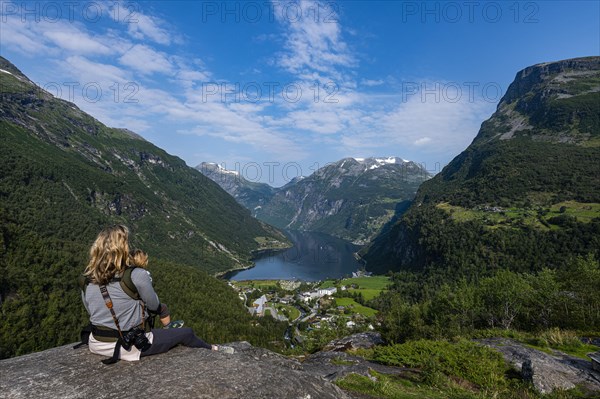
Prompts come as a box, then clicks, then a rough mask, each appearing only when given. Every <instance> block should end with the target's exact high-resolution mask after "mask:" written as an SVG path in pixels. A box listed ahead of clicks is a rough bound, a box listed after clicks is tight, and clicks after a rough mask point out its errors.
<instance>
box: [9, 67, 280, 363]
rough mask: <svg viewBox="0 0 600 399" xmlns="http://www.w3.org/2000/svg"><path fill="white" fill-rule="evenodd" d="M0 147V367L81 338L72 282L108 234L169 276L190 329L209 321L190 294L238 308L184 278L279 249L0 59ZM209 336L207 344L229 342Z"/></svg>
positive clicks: (177, 168) (246, 218)
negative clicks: (116, 229)
mask: <svg viewBox="0 0 600 399" xmlns="http://www.w3.org/2000/svg"><path fill="white" fill-rule="evenodd" d="M0 135H1V138H2V140H1V141H0V159H1V162H0V314H2V319H1V320H0V357H6V356H13V355H14V354H23V353H27V352H29V351H32V350H39V349H43V348H47V347H49V346H54V345H57V344H60V343H66V342H70V341H72V340H73V339H74V338H75V337H76V336H77V335H78V330H79V328H80V327H81V325H82V324H83V321H84V320H85V311H84V309H83V307H82V306H79V304H80V299H79V298H78V292H77V286H76V283H75V281H76V278H77V276H78V274H80V273H81V272H82V271H83V269H84V267H85V264H86V260H87V254H88V251H89V247H90V245H91V243H92V242H93V240H94V238H95V236H96V235H97V234H98V232H99V231H100V230H101V229H102V228H103V227H105V226H107V225H110V224H114V223H124V224H126V225H127V226H129V228H130V229H131V231H132V233H133V241H132V245H133V246H134V247H137V248H142V249H144V250H145V251H147V252H148V253H149V255H150V259H151V261H150V264H151V267H155V266H154V265H157V264H159V265H165V263H168V265H170V266H164V267H165V268H168V270H172V273H165V274H164V276H165V278H163V279H160V280H161V282H160V284H165V285H164V286H163V287H170V288H171V289H173V292H176V293H177V294H178V295H181V296H183V297H185V298H186V302H185V303H186V305H185V306H190V309H191V314H192V315H193V316H192V319H191V320H189V322H190V323H192V324H193V323H195V322H196V321H197V320H195V318H197V317H201V316H202V312H206V311H208V312H213V310H212V308H210V309H208V310H207V309H204V310H202V309H199V308H198V307H199V306H206V303H202V304H200V303H196V304H195V305H191V304H192V303H194V301H193V300H192V299H191V298H193V297H197V296H198V295H199V294H198V293H194V292H191V291H192V290H195V289H202V290H209V291H214V292H215V293H217V292H219V293H220V294H219V300H220V302H221V303H229V301H230V300H231V299H233V301H234V303H237V302H239V300H238V299H237V296H236V295H235V293H233V292H231V294H228V293H224V294H223V289H222V288H220V285H222V284H223V283H220V282H218V281H217V280H215V279H212V278H208V277H207V276H204V275H202V274H201V273H200V274H198V273H195V274H194V273H193V274H191V276H195V277H194V279H196V280H198V279H200V278H201V279H203V280H206V282H205V284H202V285H200V286H198V285H196V284H195V283H194V282H190V281H188V282H185V284H184V283H183V282H182V281H181V280H180V277H179V276H180V274H181V270H182V269H181V267H184V266H186V265H187V266H189V267H193V268H195V269H196V270H197V271H200V270H202V271H205V272H209V273H217V272H222V271H225V270H228V269H231V268H236V267H240V266H245V265H249V264H250V263H251V261H250V260H251V257H252V252H253V251H255V250H258V249H261V246H264V245H265V243H267V244H268V245H272V244H273V243H281V242H284V241H286V238H285V237H284V236H283V235H282V234H281V233H279V232H278V231H277V230H275V229H274V228H272V227H270V226H268V225H266V224H265V223H263V222H260V221H258V220H256V219H254V218H253V217H252V216H251V215H250V212H249V211H248V210H246V209H244V208H243V207H242V206H240V205H239V204H237V203H236V202H235V200H234V199H233V198H231V196H229V195H228V194H227V193H226V192H225V191H223V190H222V189H221V188H220V187H219V186H218V185H217V184H215V183H214V182H213V181H211V180H210V179H208V178H206V177H205V176H203V175H202V174H201V173H200V172H198V171H197V170H195V169H193V168H190V167H188V166H187V165H186V164H185V162H184V161H182V160H181V159H179V158H177V157H174V156H172V155H169V154H167V153H166V152H165V151H164V150H162V149H160V148H158V147H156V146H154V145H153V144H152V143H150V142H148V141H145V140H143V139H141V138H140V137H139V136H138V135H136V134H134V133H132V132H130V131H128V130H125V129H112V128H108V127H106V126H105V125H103V124H101V123H100V122H98V121H97V120H95V119H94V118H93V117H91V116H90V115H87V114H86V113H84V112H82V111H81V110H80V109H78V108H77V107H76V106H75V105H74V104H72V103H69V102H66V101H63V100H60V99H57V98H54V97H53V96H52V95H50V94H49V93H47V92H45V91H44V90H42V89H41V88H39V87H38V86H36V85H35V84H33V83H32V82H31V81H30V80H29V79H28V78H27V77H26V76H25V75H23V74H22V73H21V72H20V71H19V70H18V69H17V68H16V67H15V66H14V65H12V64H11V63H10V62H8V61H7V60H6V59H4V58H0ZM162 267H163V266H158V269H159V271H157V273H158V274H159V275H160V274H161V272H160V269H162ZM188 274H189V273H188ZM225 288H227V287H225ZM167 291H168V290H167ZM226 291H231V290H226ZM162 293H164V291H163V292H162ZM159 294H161V292H159ZM165 295H167V296H168V294H165ZM228 295H229V297H228ZM226 298H228V299H226ZM73 304H76V305H73ZM232 306H233V307H230V308H227V309H225V308H223V307H220V308H218V309H219V310H218V311H217V310H214V313H219V314H220V316H219V320H220V321H222V320H223V318H224V317H229V316H226V315H227V314H229V315H232V314H233V315H235V317H232V319H234V320H240V323H241V322H242V321H243V320H244V317H245V316H244V314H245V313H244V312H245V310H244V309H243V306H240V307H235V306H237V305H232ZM180 312H183V309H181V308H180ZM246 313H247V312H246ZM205 320H207V319H205ZM186 322H187V320H186ZM246 322H248V320H246ZM209 324H210V327H208V330H209V331H212V332H211V333H212V334H216V333H217V332H218V331H220V332H221V333H222V332H223V331H224V330H223V327H222V326H218V325H217V326H215V325H214V324H213V323H212V322H210V323H209ZM207 326H208V324H207ZM235 328H237V327H235ZM235 328H234V329H235ZM251 335H252V334H250V336H251ZM263 335H265V334H263ZM266 335H268V334H266ZM266 335H265V336H266Z"/></svg>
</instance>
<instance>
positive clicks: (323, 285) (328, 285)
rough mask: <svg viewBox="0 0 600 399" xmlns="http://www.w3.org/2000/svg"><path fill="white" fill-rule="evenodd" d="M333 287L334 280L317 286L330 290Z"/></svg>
mask: <svg viewBox="0 0 600 399" xmlns="http://www.w3.org/2000/svg"><path fill="white" fill-rule="evenodd" d="M335 286H336V284H335V280H325V281H323V282H322V283H321V285H319V288H331V287H335Z"/></svg>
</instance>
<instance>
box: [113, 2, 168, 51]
mask: <svg viewBox="0 0 600 399" xmlns="http://www.w3.org/2000/svg"><path fill="white" fill-rule="evenodd" d="M128 7H129V8H128ZM110 15H111V17H112V18H113V19H114V20H115V21H117V22H120V23H124V24H127V32H128V33H129V35H131V37H133V38H135V39H138V40H144V39H146V38H148V39H150V40H152V41H154V42H156V43H158V44H163V45H169V44H171V42H173V36H172V35H171V34H170V33H169V32H168V31H167V30H166V29H165V28H163V27H161V25H164V24H165V22H164V21H163V20H162V19H160V18H158V17H154V16H149V15H146V14H144V13H142V12H141V11H140V10H139V6H137V5H136V3H131V4H127V7H124V6H123V4H122V3H115V5H114V6H113V7H112V9H111V12H110Z"/></svg>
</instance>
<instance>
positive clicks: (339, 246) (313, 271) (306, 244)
mask: <svg viewBox="0 0 600 399" xmlns="http://www.w3.org/2000/svg"><path fill="white" fill-rule="evenodd" d="M286 234H287V236H288V238H289V239H290V241H292V243H293V244H294V246H293V247H292V248H290V249H288V250H285V251H282V252H277V253H272V254H267V255H263V256H261V257H260V258H259V259H256V260H255V262H256V266H254V267H253V268H251V269H247V270H242V271H239V272H234V273H232V274H230V275H229V276H227V277H228V278H229V279H231V280H302V281H316V280H325V279H327V278H340V277H346V276H351V274H352V272H354V271H356V270H357V269H359V268H360V267H361V264H360V263H359V262H358V261H357V260H356V259H355V258H354V255H353V254H354V252H356V251H358V250H359V249H360V247H359V246H356V245H354V244H352V243H350V242H348V241H344V240H341V239H339V238H336V237H332V236H330V235H327V234H322V233H313V232H304V231H287V232H286Z"/></svg>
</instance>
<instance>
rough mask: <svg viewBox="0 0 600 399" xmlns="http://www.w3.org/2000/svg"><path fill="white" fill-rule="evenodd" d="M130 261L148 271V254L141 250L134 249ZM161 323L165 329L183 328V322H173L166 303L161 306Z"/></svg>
mask: <svg viewBox="0 0 600 399" xmlns="http://www.w3.org/2000/svg"><path fill="white" fill-rule="evenodd" d="M129 260H130V263H131V265H132V266H135V267H141V268H142V269H146V268H147V267H148V254H147V253H145V252H144V251H142V250H140V249H134V250H132V251H131V252H130V254H129ZM160 322H161V323H162V325H163V328H181V327H183V320H175V321H171V314H170V313H169V309H168V308H167V305H165V304H164V303H161V304H160Z"/></svg>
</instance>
